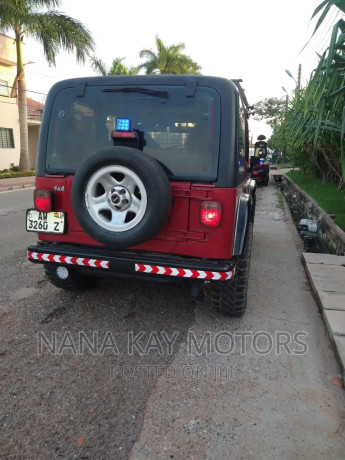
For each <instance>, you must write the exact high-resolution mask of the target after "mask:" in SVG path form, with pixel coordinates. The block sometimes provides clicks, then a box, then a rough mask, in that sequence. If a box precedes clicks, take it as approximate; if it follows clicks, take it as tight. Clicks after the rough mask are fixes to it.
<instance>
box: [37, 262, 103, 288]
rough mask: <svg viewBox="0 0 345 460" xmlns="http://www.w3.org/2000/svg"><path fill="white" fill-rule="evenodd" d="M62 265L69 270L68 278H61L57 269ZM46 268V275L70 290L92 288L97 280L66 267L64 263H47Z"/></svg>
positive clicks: (54, 282)
mask: <svg viewBox="0 0 345 460" xmlns="http://www.w3.org/2000/svg"><path fill="white" fill-rule="evenodd" d="M61 267H63V268H64V269H65V270H68V276H67V277H66V278H61V277H60V276H58V274H57V270H58V269H59V268H61ZM44 270H45V272H46V277H47V278H48V280H49V281H50V282H51V283H52V284H54V286H56V287H58V288H60V289H66V290H68V291H85V290H88V289H92V288H93V287H94V286H95V284H96V282H97V279H96V278H93V277H88V276H83V275H81V274H80V273H78V272H77V271H76V270H75V269H73V268H68V269H66V267H65V266H63V265H55V264H45V265H44Z"/></svg>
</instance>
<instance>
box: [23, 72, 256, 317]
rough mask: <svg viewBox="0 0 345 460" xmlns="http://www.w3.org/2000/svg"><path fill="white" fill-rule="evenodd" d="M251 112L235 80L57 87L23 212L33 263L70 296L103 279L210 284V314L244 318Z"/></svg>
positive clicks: (92, 81) (159, 78)
mask: <svg viewBox="0 0 345 460" xmlns="http://www.w3.org/2000/svg"><path fill="white" fill-rule="evenodd" d="M249 113H250V108H249V107H248V103H247V100H246V98H245V95H244V92H243V90H242V88H241V86H240V83H239V81H238V80H226V79H222V78H216V77H206V76H186V75H155V76H153V75H136V76H116V77H91V78H80V79H73V80H66V81H61V82H59V83H57V84H56V85H55V86H53V88H52V89H51V90H50V92H49V95H48V97H47V101H46V104H45V109H44V114H43V120H42V125H41V131H40V139H39V151H38V159H37V169H36V175H37V177H36V190H35V192H34V205H35V209H29V210H28V211H27V219H26V225H27V230H28V231H35V232H38V238H39V241H38V243H37V245H35V246H30V247H29V248H28V258H29V260H31V261H32V262H36V263H42V264H44V268H45V271H46V274H47V277H48V279H49V280H50V281H51V282H52V283H53V284H54V285H55V286H57V287H59V288H65V289H80V288H87V287H89V286H90V285H91V284H92V280H93V279H95V277H103V276H106V275H113V276H126V277H141V278H142V279H151V280H157V281H162V280H170V281H171V280H183V281H186V280H188V281H189V282H193V283H203V284H207V285H208V287H209V289H208V291H209V293H210V295H211V299H212V304H213V306H214V308H216V309H217V310H218V311H221V312H223V313H227V314H230V315H233V316H239V315H241V314H243V312H244V310H245V307H246V295H247V283H248V271H249V261H250V249H251V240H252V231H253V219H254V210H255V182H254V181H252V180H251V179H250V178H249V174H248V151H249V149H248V126H247V118H248V116H249Z"/></svg>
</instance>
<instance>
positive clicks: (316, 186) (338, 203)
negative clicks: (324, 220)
mask: <svg viewBox="0 0 345 460" xmlns="http://www.w3.org/2000/svg"><path fill="white" fill-rule="evenodd" d="M287 176H289V177H290V179H292V180H293V182H295V184H297V185H298V186H299V187H300V188H301V189H302V190H304V191H305V192H307V193H308V195H309V196H311V197H312V198H313V199H314V200H315V201H316V202H317V203H318V204H319V205H320V206H321V208H322V209H324V210H325V211H326V212H327V213H328V214H334V215H335V223H336V224H337V225H339V227H340V228H342V229H343V230H345V190H344V189H343V190H341V191H340V192H338V191H337V185H336V184H333V183H330V182H326V183H323V182H322V180H321V179H318V178H316V177H313V176H306V175H305V174H303V173H302V172H301V171H289V172H288V173H287Z"/></svg>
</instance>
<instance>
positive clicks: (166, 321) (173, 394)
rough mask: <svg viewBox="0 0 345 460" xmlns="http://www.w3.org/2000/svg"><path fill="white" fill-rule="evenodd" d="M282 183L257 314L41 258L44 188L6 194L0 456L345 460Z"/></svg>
mask: <svg viewBox="0 0 345 460" xmlns="http://www.w3.org/2000/svg"><path fill="white" fill-rule="evenodd" d="M277 193H278V191H277V189H276V187H275V185H274V184H272V183H271V184H270V185H269V186H268V187H264V188H259V189H258V205H257V212H256V220H255V226H254V239H253V252H252V262H251V270H250V288H249V296H248V308H247V312H246V314H245V316H244V317H243V318H241V319H231V318H227V317H224V316H220V315H218V314H216V313H214V312H213V311H212V310H211V308H210V307H209V305H208V303H207V301H206V300H202V299H201V300H200V299H194V298H193V297H191V296H190V295H189V292H188V289H187V288H184V287H175V286H170V285H160V284H150V283H144V282H133V281H121V280H104V281H101V282H99V284H98V287H97V289H94V290H90V291H87V292H84V293H81V294H76V293H69V292H64V291H61V290H59V289H57V288H55V287H53V286H52V285H50V284H49V283H48V281H47V280H46V279H45V277H44V272H43V268H42V266H40V265H34V264H32V263H30V262H28V261H27V260H26V246H27V245H28V244H29V243H31V242H34V241H35V234H30V233H26V232H25V230H24V220H25V212H24V210H25V209H26V207H30V206H31V203H32V190H20V191H13V192H2V193H0V267H1V268H0V291H1V292H0V459H7V458H20V459H31V458H32V459H47V458H49V459H51V458H66V459H71V458H79V459H87V458H90V459H128V458H131V459H145V460H146V459H150V460H151V459H171V458H174V459H198V460H199V459H246V460H247V459H258V458H259V459H277V458H280V459H289V460H290V459H291V458H298V459H324V458H327V459H343V458H344V451H345V436H344V424H345V410H344V408H345V405H344V402H345V397H344V390H343V388H339V387H338V386H336V385H334V384H333V383H332V379H334V378H335V377H337V376H338V374H339V367H338V364H337V361H336V359H335V355H334V351H333V349H332V346H331V344H330V341H329V339H328V337H327V335H326V333H325V328H324V325H323V322H322V320H321V318H320V314H319V311H318V308H317V305H316V302H315V300H314V298H313V296H312V293H311V291H310V288H309V285H308V282H307V278H306V275H305V273H304V269H303V266H302V263H301V252H302V250H303V248H302V246H301V242H300V240H299V238H298V236H297V232H296V230H295V229H294V227H293V224H292V222H291V219H290V217H289V213H288V212H287V211H286V210H284V209H282V207H281V204H280V201H279V200H278V195H277Z"/></svg>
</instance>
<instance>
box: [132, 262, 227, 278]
mask: <svg viewBox="0 0 345 460" xmlns="http://www.w3.org/2000/svg"><path fill="white" fill-rule="evenodd" d="M135 271H136V272H139V273H149V274H151V275H166V276H178V277H181V278H194V279H204V280H212V281H227V280H230V279H231V278H233V276H234V274H235V269H234V268H233V269H232V270H230V271H227V272H211V271H208V270H188V269H186V268H172V267H162V266H159V265H145V264H135Z"/></svg>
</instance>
